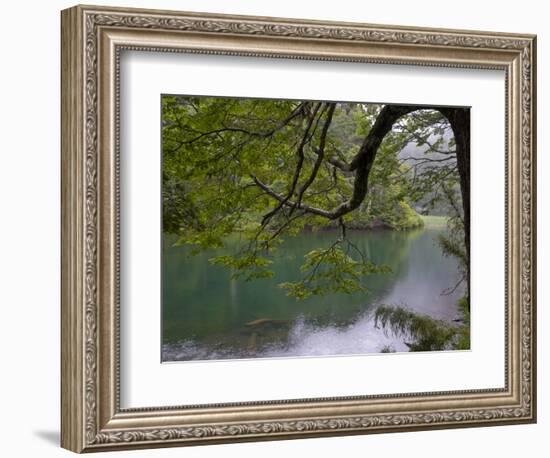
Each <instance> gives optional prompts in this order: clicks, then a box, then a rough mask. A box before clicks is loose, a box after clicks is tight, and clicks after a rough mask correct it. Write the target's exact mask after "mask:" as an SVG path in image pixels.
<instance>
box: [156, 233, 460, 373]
mask: <svg viewBox="0 0 550 458" xmlns="http://www.w3.org/2000/svg"><path fill="white" fill-rule="evenodd" d="M442 230H443V226H433V227H431V226H427V227H424V228H422V229H417V230H412V231H390V230H377V231H349V232H350V233H349V234H348V236H349V237H350V238H351V239H353V241H354V243H355V244H356V245H358V246H359V248H360V249H361V250H362V251H363V252H364V253H366V254H367V257H368V258H369V259H370V260H372V261H373V262H374V263H376V264H383V265H386V266H388V267H390V268H391V273H385V274H376V275H370V276H367V277H365V278H364V280H363V285H364V286H365V287H366V288H367V289H368V292H366V293H364V292H361V293H355V294H330V295H326V296H314V297H310V298H308V299H306V300H302V301H298V300H296V299H294V298H291V297H287V296H286V293H285V291H284V290H282V289H281V288H279V287H278V284H280V283H282V282H285V281H295V280H296V279H297V278H298V275H299V274H300V265H301V264H302V262H303V255H304V254H305V253H307V252H309V251H310V250H312V249H315V248H319V247H328V246H330V244H331V243H332V242H334V240H335V239H336V238H337V237H338V234H339V233H338V232H337V231H319V232H316V233H303V234H300V235H298V236H297V237H294V238H288V239H287V240H285V242H284V244H283V245H282V246H281V247H280V248H279V249H278V251H277V257H276V258H274V263H273V266H272V267H273V270H274V271H275V275H274V277H273V278H267V279H258V280H253V281H249V282H246V281H244V280H240V279H233V278H232V276H231V271H230V270H229V269H228V268H226V267H222V266H214V265H211V264H210V263H209V261H208V259H209V258H211V257H212V256H214V255H217V254H221V252H220V250H217V251H215V252H214V251H210V252H203V253H200V254H198V255H195V256H191V255H190V251H191V250H190V247H177V246H174V242H175V241H176V238H175V237H174V236H172V235H166V234H165V235H164V236H163V258H162V269H163V272H162V361H165V362H166V361H186V360H214V359H240V358H267V357H279V358H280V357H296V356H322V355H345V354H346V355H349V354H365V353H379V352H381V351H388V350H389V351H396V352H402V351H408V347H407V346H406V345H405V343H404V342H403V338H396V337H395V336H393V335H392V334H391V333H389V334H388V333H385V332H384V331H383V330H381V329H377V328H376V327H375V326H374V322H373V319H372V312H373V310H374V309H375V308H376V306H378V305H380V304H387V305H399V306H404V307H408V308H410V309H412V310H414V311H417V312H420V313H424V314H428V315H429V316H431V317H433V318H436V319H441V320H446V321H452V320H453V319H456V318H458V315H459V314H458V310H457V306H456V303H457V300H458V299H459V298H460V297H461V296H462V295H463V290H462V289H461V288H457V290H456V291H454V293H452V294H450V295H445V294H442V293H443V292H444V291H445V290H447V289H449V288H452V287H454V285H455V284H456V283H457V281H458V279H459V278H460V274H459V272H458V266H457V262H456V260H455V259H453V258H449V257H445V256H443V255H442V253H441V249H440V248H439V246H438V244H437V236H438V234H440V233H441V231H442ZM237 244H238V240H237V239H235V240H233V241H230V242H229V243H228V247H227V249H226V251H225V252H227V253H231V252H233V251H234V250H235V249H236V247H237ZM232 250H233V251H232Z"/></svg>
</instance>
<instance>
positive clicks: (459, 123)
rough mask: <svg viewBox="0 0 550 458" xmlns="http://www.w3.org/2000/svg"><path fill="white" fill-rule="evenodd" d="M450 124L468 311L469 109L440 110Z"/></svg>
mask: <svg viewBox="0 0 550 458" xmlns="http://www.w3.org/2000/svg"><path fill="white" fill-rule="evenodd" d="M441 112H442V113H443V114H444V115H445V117H446V118H447V119H448V120H449V122H450V124H451V129H452V130H453V134H454V137H455V142H456V162H457V166H458V175H459V177H460V192H461V195H462V209H463V211H464V243H465V246H466V261H467V262H466V298H467V300H468V310H469V309H470V109H469V108H453V109H447V110H441Z"/></svg>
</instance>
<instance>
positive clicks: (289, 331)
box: [160, 94, 475, 362]
mask: <svg viewBox="0 0 550 458" xmlns="http://www.w3.org/2000/svg"><path fill="white" fill-rule="evenodd" d="M160 99H161V100H160V102H161V122H160V128H161V138H162V225H161V226H162V234H161V237H162V251H161V270H162V274H161V285H162V288H161V289H162V291H161V296H162V298H161V303H162V307H161V308H162V310H161V313H162V332H161V335H162V344H161V349H162V350H161V360H162V362H178V361H191V360H228V359H249V358H282V357H315V356H337V355H340V356H343V355H360V354H361V355H364V354H376V353H378V354H379V353H404V352H419V351H460V350H469V349H470V299H469V298H470V261H469V251H470V242H469V234H470V107H463V106H430V105H426V106H424V105H407V104H387V103H378V102H377V103H371V102H349V101H343V102H341V101H329V100H285V99H267V98H262V99H260V98H237V97H221V96H203V95H185V94H162V95H161V97H160ZM474 306H475V304H474Z"/></svg>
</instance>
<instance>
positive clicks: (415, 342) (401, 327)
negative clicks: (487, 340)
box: [374, 305, 470, 351]
mask: <svg viewBox="0 0 550 458" xmlns="http://www.w3.org/2000/svg"><path fill="white" fill-rule="evenodd" d="M374 321H375V326H376V327H378V328H382V329H384V331H386V332H391V333H393V335H394V336H396V337H403V338H405V339H409V340H410V342H407V345H408V346H409V348H410V350H411V351H439V350H450V349H469V348H470V339H469V329H470V327H469V323H468V326H466V325H453V324H450V323H447V322H446V321H442V320H436V319H434V318H431V317H430V316H428V315H424V314H419V313H416V312H413V311H411V310H408V309H406V308H404V307H398V306H389V305H382V306H380V307H378V308H377V309H376V311H375V313H374Z"/></svg>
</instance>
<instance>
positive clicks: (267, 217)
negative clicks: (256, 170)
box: [262, 103, 321, 226]
mask: <svg viewBox="0 0 550 458" xmlns="http://www.w3.org/2000/svg"><path fill="white" fill-rule="evenodd" d="M320 108H321V104H320V103H318V104H317V105H316V106H315V108H314V109H313V114H312V115H311V116H310V117H309V119H308V122H307V125H306V128H305V130H304V133H303V135H302V140H301V141H300V144H299V145H298V148H297V149H296V154H297V156H298V157H297V161H296V167H295V169H294V176H293V177H292V183H291V185H290V189H289V190H288V193H287V195H286V197H284V198H283V199H282V200H281V201H280V202H279V204H278V205H277V206H276V207H275V208H274V209H273V210H271V211H270V212H269V213H267V214H265V215H264V217H263V218H262V226H264V225H265V224H266V223H267V222H268V221H269V220H270V219H271V218H272V217H273V215H275V214H276V213H277V212H278V211H279V210H280V209H281V208H282V207H283V206H284V205H285V204H286V203H287V202H288V200H289V199H290V198H291V197H292V195H293V194H294V192H295V191H296V185H297V184H298V179H299V178H300V172H301V171H302V166H303V164H304V159H305V156H304V148H305V146H306V144H307V143H308V142H309V141H310V140H311V134H310V130H311V126H312V125H313V122H314V120H315V117H316V115H317V112H318V111H319V109H320Z"/></svg>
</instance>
